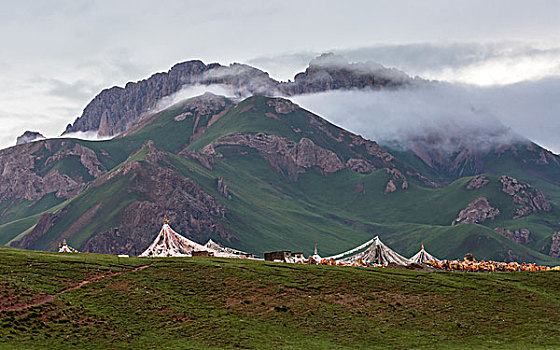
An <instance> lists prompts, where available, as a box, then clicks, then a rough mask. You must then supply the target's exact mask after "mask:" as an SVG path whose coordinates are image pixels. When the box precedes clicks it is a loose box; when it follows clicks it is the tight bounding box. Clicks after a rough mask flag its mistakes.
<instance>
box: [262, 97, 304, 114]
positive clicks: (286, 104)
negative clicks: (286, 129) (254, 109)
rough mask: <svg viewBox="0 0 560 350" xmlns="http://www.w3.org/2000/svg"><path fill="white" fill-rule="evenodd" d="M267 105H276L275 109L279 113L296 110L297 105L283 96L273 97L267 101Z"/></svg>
mask: <svg viewBox="0 0 560 350" xmlns="http://www.w3.org/2000/svg"><path fill="white" fill-rule="evenodd" d="M267 105H269V106H271V107H274V111H275V112H276V113H278V114H289V113H292V112H293V111H295V110H296V107H297V105H295V104H294V103H292V102H291V101H290V100H286V99H283V98H272V99H270V100H269V101H268V102H267Z"/></svg>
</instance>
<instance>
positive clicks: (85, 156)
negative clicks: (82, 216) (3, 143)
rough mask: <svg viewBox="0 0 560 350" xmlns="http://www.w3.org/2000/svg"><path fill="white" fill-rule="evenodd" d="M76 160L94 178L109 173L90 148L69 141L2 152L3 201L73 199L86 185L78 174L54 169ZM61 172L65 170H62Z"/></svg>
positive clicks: (0, 193) (0, 179) (0, 194)
mask: <svg viewBox="0 0 560 350" xmlns="http://www.w3.org/2000/svg"><path fill="white" fill-rule="evenodd" d="M71 157H75V158H76V159H77V160H79V163H80V166H82V167H83V168H84V172H87V173H89V175H90V176H91V177H92V178H95V177H97V176H100V175H101V174H103V173H104V172H105V171H106V170H107V169H105V167H104V166H103V165H102V164H101V162H100V161H99V160H98V159H97V156H96V154H95V153H94V152H93V151H92V150H91V149H89V148H87V147H83V146H81V145H80V144H77V143H74V142H72V141H70V140H46V141H41V142H37V143H33V144H24V145H20V146H16V147H11V148H7V149H4V150H0V201H1V200H6V199H10V198H16V199H17V198H21V199H26V200H29V201H34V200H37V199H40V198H41V197H43V196H44V195H46V194H48V193H53V192H54V193H55V195H56V196H57V197H59V198H70V197H72V196H74V195H76V194H78V193H79V192H80V191H82V190H83V189H84V188H85V186H86V183H87V181H86V180H85V179H84V176H83V175H80V174H79V172H73V171H72V170H77V169H68V170H69V171H68V172H67V173H63V172H61V170H59V169H57V168H56V166H55V165H57V164H59V163H60V162H61V161H64V160H66V159H69V158H71ZM61 169H62V168H61Z"/></svg>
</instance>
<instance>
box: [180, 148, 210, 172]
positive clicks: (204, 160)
mask: <svg viewBox="0 0 560 350" xmlns="http://www.w3.org/2000/svg"><path fill="white" fill-rule="evenodd" d="M178 155H180V156H181V157H183V158H186V159H192V160H196V161H197V162H199V163H200V164H201V165H202V166H203V167H205V168H206V169H210V170H211V169H212V164H213V162H214V158H212V157H210V156H208V155H206V154H202V153H199V152H196V151H191V150H189V149H187V148H185V149H183V150H182V151H181V152H179V153H178Z"/></svg>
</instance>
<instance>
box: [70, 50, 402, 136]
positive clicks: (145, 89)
mask: <svg viewBox="0 0 560 350" xmlns="http://www.w3.org/2000/svg"><path fill="white" fill-rule="evenodd" d="M411 81H412V80H411V79H410V78H409V77H408V76H407V75H406V74H404V73H402V72H399V71H396V70H393V69H387V68H384V67H382V66H380V65H375V64H372V63H362V64H350V63H348V62H347V61H345V60H344V59H341V58H339V57H337V56H333V55H332V54H326V55H322V56H320V57H318V58H317V59H315V60H313V61H312V62H311V63H310V65H309V67H308V68H307V69H306V71H305V72H302V73H299V74H297V75H296V76H295V78H294V82H280V81H276V80H274V79H272V78H270V77H269V75H268V73H266V72H263V71H261V70H259V69H256V68H253V67H251V66H248V65H244V64H239V63H234V64H232V65H230V66H222V65H220V64H218V63H212V64H208V65H206V64H204V63H203V62H201V61H198V60H193V61H187V62H183V63H179V64H176V65H175V66H173V67H172V68H171V69H170V70H169V71H168V72H165V73H157V74H154V75H152V76H151V77H150V78H148V79H145V80H141V81H139V82H136V83H132V82H130V83H127V84H126V86H125V87H124V88H122V87H112V88H110V89H106V90H103V91H101V93H99V95H97V96H96V97H95V98H94V99H93V100H92V101H91V102H90V103H89V104H88V105H87V106H86V108H85V109H84V111H83V113H82V115H81V116H80V117H79V118H77V119H76V121H75V122H74V123H73V124H69V125H68V126H67V127H66V130H65V132H64V133H65V134H67V133H71V132H77V131H91V130H98V135H99V136H114V135H118V134H121V133H123V132H125V131H126V130H128V129H130V128H131V127H133V126H134V125H135V124H136V123H137V122H138V121H139V120H140V119H141V117H142V116H143V115H145V114H147V113H150V111H151V110H153V109H154V108H156V106H157V103H158V101H160V100H161V99H162V98H164V97H167V96H170V95H172V94H173V93H175V92H178V91H179V90H181V89H182V88H183V87H185V86H194V85H212V84H221V85H225V86H228V87H231V88H232V90H233V91H234V92H235V93H236V94H237V95H238V96H247V95H266V96H270V95H278V94H280V95H285V96H292V95H297V94H304V93H312V92H320V91H328V90H334V89H351V88H374V89H381V88H395V87H399V86H402V85H405V84H409V83H410V82H411Z"/></svg>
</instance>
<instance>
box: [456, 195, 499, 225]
mask: <svg viewBox="0 0 560 350" xmlns="http://www.w3.org/2000/svg"><path fill="white" fill-rule="evenodd" d="M499 214H500V210H499V209H498V208H493V207H492V206H491V205H490V203H489V202H488V199H487V198H486V197H481V198H478V199H475V200H474V201H472V202H471V203H469V205H467V207H466V208H465V209H463V210H461V211H460V212H459V215H458V216H457V219H455V220H453V222H452V223H451V226H455V225H461V224H477V223H481V222H483V221H486V220H488V219H494V218H495V217H496V216H498V215H499Z"/></svg>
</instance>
